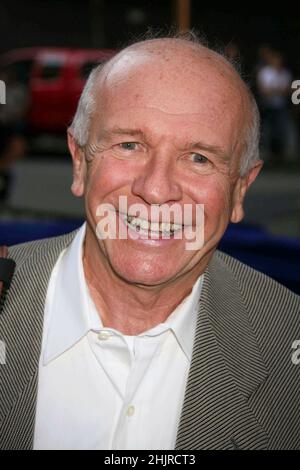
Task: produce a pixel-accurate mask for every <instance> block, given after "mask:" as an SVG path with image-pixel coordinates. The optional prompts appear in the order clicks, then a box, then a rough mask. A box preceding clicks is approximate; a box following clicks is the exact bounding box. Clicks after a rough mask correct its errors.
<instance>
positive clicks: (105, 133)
mask: <svg viewBox="0 0 300 470" xmlns="http://www.w3.org/2000/svg"><path fill="white" fill-rule="evenodd" d="M113 135H132V136H141V137H145V134H144V132H143V131H142V130H141V129H129V128H128V129H124V128H122V127H113V128H111V129H102V130H101V132H100V135H99V139H103V138H104V139H105V138H108V137H111V136H113Z"/></svg>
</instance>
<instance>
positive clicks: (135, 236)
mask: <svg viewBox="0 0 300 470" xmlns="http://www.w3.org/2000/svg"><path fill="white" fill-rule="evenodd" d="M119 221H121V224H123V226H125V227H126V229H127V234H128V239H129V240H131V241H133V242H137V243H142V244H144V245H148V246H164V245H166V244H170V243H174V242H176V241H180V239H178V238H174V237H172V236H171V237H170V238H150V237H149V235H147V234H145V233H144V232H138V231H136V230H134V229H133V228H131V227H130V226H129V225H128V224H127V223H126V221H125V217H124V216H123V217H122V216H121V215H120V214H119ZM131 234H132V237H131V236H130V235H131Z"/></svg>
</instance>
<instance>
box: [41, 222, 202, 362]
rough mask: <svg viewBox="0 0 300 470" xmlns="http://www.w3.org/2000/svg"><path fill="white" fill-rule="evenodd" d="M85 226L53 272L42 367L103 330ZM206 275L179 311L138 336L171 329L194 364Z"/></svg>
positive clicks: (151, 334) (65, 251) (47, 303)
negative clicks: (89, 279) (88, 271)
mask: <svg viewBox="0 0 300 470" xmlns="http://www.w3.org/2000/svg"><path fill="white" fill-rule="evenodd" d="M85 233H86V223H84V224H83V225H82V227H81V228H80V229H79V231H78V233H77V234H76V236H75V238H74V240H73V241H72V243H71V244H70V245H69V247H67V248H66V249H65V250H64V251H63V252H62V253H61V254H60V257H59V259H58V261H57V263H56V265H55V267H54V270H53V271H52V274H51V278H50V283H49V288H48V293H47V299H46V315H45V318H46V325H45V326H46V331H48V333H47V336H46V339H45V348H44V355H43V364H44V365H47V364H48V363H49V362H50V361H52V360H53V359H55V358H57V357H58V356H59V355H60V354H62V353H63V352H65V351H67V350H68V349H69V348H71V347H72V346H73V345H74V344H76V343H77V342H78V341H79V340H80V339H81V338H82V337H83V336H85V335H86V334H87V333H88V332H89V331H90V330H96V331H99V330H100V329H101V328H103V324H102V321H101V318H100V316H99V314H98V312H97V311H96V307H95V305H94V303H93V301H92V299H91V297H90V294H89V290H88V287H87V284H86V280H85V276H84V271H83V264H82V251H83V243H84V239H85ZM202 284H203V275H202V276H200V277H199V278H198V280H197V282H196V283H195V284H194V286H193V289H192V292H191V293H190V294H189V295H188V296H187V297H186V298H185V299H184V300H183V301H182V302H181V303H180V304H179V305H178V306H177V307H176V309H175V310H174V311H173V312H172V313H171V314H170V315H169V317H168V318H167V319H166V321H165V322H164V323H161V324H159V325H157V326H155V327H154V328H151V329H150V330H148V331H145V332H143V333H141V334H140V335H139V336H145V335H148V336H155V335H157V334H161V333H163V332H164V331H166V330H168V329H170V330H171V331H172V332H173V334H174V335H175V337H176V339H177V341H178V343H179V345H180V347H181V348H182V349H183V351H184V353H185V355H186V356H187V358H188V360H189V361H191V358H192V352H193V342H194V335H195V330H196V323H197V313H198V303H199V298H200V294H201V288H202Z"/></svg>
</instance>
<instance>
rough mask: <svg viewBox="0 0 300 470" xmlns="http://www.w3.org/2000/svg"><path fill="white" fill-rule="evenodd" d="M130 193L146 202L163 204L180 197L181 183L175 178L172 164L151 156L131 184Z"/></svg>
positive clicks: (177, 199)
mask: <svg viewBox="0 0 300 470" xmlns="http://www.w3.org/2000/svg"><path fill="white" fill-rule="evenodd" d="M132 193H133V194H134V195H135V196H139V197H141V198H142V199H143V200H144V201H145V202H147V203H148V204H165V203H168V202H169V203H170V202H173V201H179V200H180V199H181V198H182V189H181V185H180V184H178V182H176V180H175V171H174V164H173V163H171V162H168V161H167V159H163V158H157V157H155V158H153V159H151V160H150V161H149V162H148V163H147V166H144V167H143V170H142V171H141V173H140V174H139V175H138V176H137V177H136V178H135V180H134V182H133V184H132Z"/></svg>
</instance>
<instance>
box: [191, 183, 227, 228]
mask: <svg viewBox="0 0 300 470" xmlns="http://www.w3.org/2000/svg"><path fill="white" fill-rule="evenodd" d="M192 187H195V186H192ZM197 187H198V188H199V190H198V191H197V192H195V191H194V192H193V196H192V198H193V200H194V201H196V202H197V203H198V204H204V213H205V219H206V223H209V224H210V223H213V222H216V219H217V220H220V219H223V218H224V217H225V218H228V217H229V214H230V205H231V202H230V201H231V193H230V184H229V182H228V181H227V179H225V178H208V177H207V178H205V179H203V181H202V182H201V183H200V184H199V182H198V183H197Z"/></svg>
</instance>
